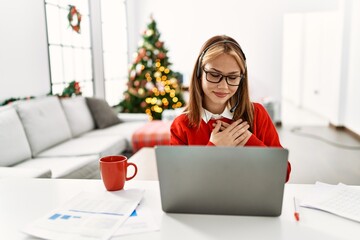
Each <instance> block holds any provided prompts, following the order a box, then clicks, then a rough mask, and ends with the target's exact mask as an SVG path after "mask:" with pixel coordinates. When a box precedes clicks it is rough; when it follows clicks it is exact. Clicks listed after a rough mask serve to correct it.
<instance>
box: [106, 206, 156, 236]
mask: <svg viewBox="0 0 360 240" xmlns="http://www.w3.org/2000/svg"><path fill="white" fill-rule="evenodd" d="M159 230H160V224H159V223H157V222H156V220H155V218H154V216H153V213H152V211H151V209H149V208H147V207H145V206H144V205H143V204H141V203H140V205H139V206H138V207H137V208H136V210H135V211H134V212H133V213H132V214H131V216H130V217H129V218H128V219H127V220H126V222H125V223H124V224H123V225H121V227H120V228H119V229H118V230H117V231H116V232H115V234H114V236H113V237H112V238H111V240H115V239H121V237H122V236H124V235H129V234H136V233H144V232H153V231H159Z"/></svg>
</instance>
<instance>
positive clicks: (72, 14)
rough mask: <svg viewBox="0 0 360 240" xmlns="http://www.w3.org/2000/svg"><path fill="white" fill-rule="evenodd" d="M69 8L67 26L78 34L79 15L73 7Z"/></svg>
mask: <svg viewBox="0 0 360 240" xmlns="http://www.w3.org/2000/svg"><path fill="white" fill-rule="evenodd" d="M69 7H70V9H69V14H68V15H67V18H68V20H69V25H70V27H71V28H72V29H73V30H74V31H75V32H77V33H80V23H81V14H80V13H79V12H78V10H77V9H76V7H75V6H73V5H69ZM74 17H76V21H75V20H74ZM73 20H74V21H73Z"/></svg>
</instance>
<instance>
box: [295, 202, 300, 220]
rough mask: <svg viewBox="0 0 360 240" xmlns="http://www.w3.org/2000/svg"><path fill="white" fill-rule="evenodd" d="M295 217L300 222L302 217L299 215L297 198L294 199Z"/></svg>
mask: <svg viewBox="0 0 360 240" xmlns="http://www.w3.org/2000/svg"><path fill="white" fill-rule="evenodd" d="M294 217H295V220H296V221H297V222H298V221H299V220H300V215H299V211H298V209H297V205H296V198H295V197H294Z"/></svg>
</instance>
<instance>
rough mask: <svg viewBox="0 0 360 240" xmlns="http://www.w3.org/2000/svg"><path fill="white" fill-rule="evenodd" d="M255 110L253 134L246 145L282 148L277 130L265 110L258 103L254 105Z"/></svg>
mask: <svg viewBox="0 0 360 240" xmlns="http://www.w3.org/2000/svg"><path fill="white" fill-rule="evenodd" d="M254 108H255V112H254V123H253V125H254V127H253V134H252V136H251V137H250V139H249V140H248V142H247V143H246V144H245V145H246V146H262V147H265V146H268V147H282V146H281V144H280V140H279V136H278V133H277V131H276V128H275V126H274V124H273V122H272V120H271V118H270V116H269V114H268V113H267V111H266V110H265V108H264V107H263V106H262V105H261V104H258V103H254Z"/></svg>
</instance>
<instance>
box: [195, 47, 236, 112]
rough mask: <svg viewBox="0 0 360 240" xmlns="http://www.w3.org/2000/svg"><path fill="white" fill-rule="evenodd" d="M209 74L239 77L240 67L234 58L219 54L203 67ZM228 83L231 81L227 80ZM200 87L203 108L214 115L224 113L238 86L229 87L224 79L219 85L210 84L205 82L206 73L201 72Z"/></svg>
mask: <svg viewBox="0 0 360 240" xmlns="http://www.w3.org/2000/svg"><path fill="white" fill-rule="evenodd" d="M203 69H204V70H205V71H207V72H208V73H207V74H208V79H209V77H211V76H210V75H209V74H213V76H215V77H217V76H218V74H222V75H225V76H231V77H234V76H240V73H241V71H240V66H239V65H238V63H237V62H236V60H235V58H234V57H233V56H231V55H229V54H225V53H223V54H221V55H219V56H218V57H216V58H214V59H213V60H211V61H209V62H208V63H207V64H205V66H204V67H203ZM228 80H229V82H230V81H231V79H228ZM201 85H202V89H203V91H204V102H203V104H204V107H205V108H206V109H207V110H208V111H210V112H212V113H215V114H220V113H222V112H223V111H224V109H225V107H226V104H227V101H228V100H229V99H230V98H231V97H232V96H233V95H234V94H235V93H236V90H237V88H238V86H230V85H228V84H227V82H226V81H225V77H223V78H222V80H221V81H220V82H219V83H212V82H209V81H208V80H206V73H205V72H204V71H203V73H202V75H201Z"/></svg>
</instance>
